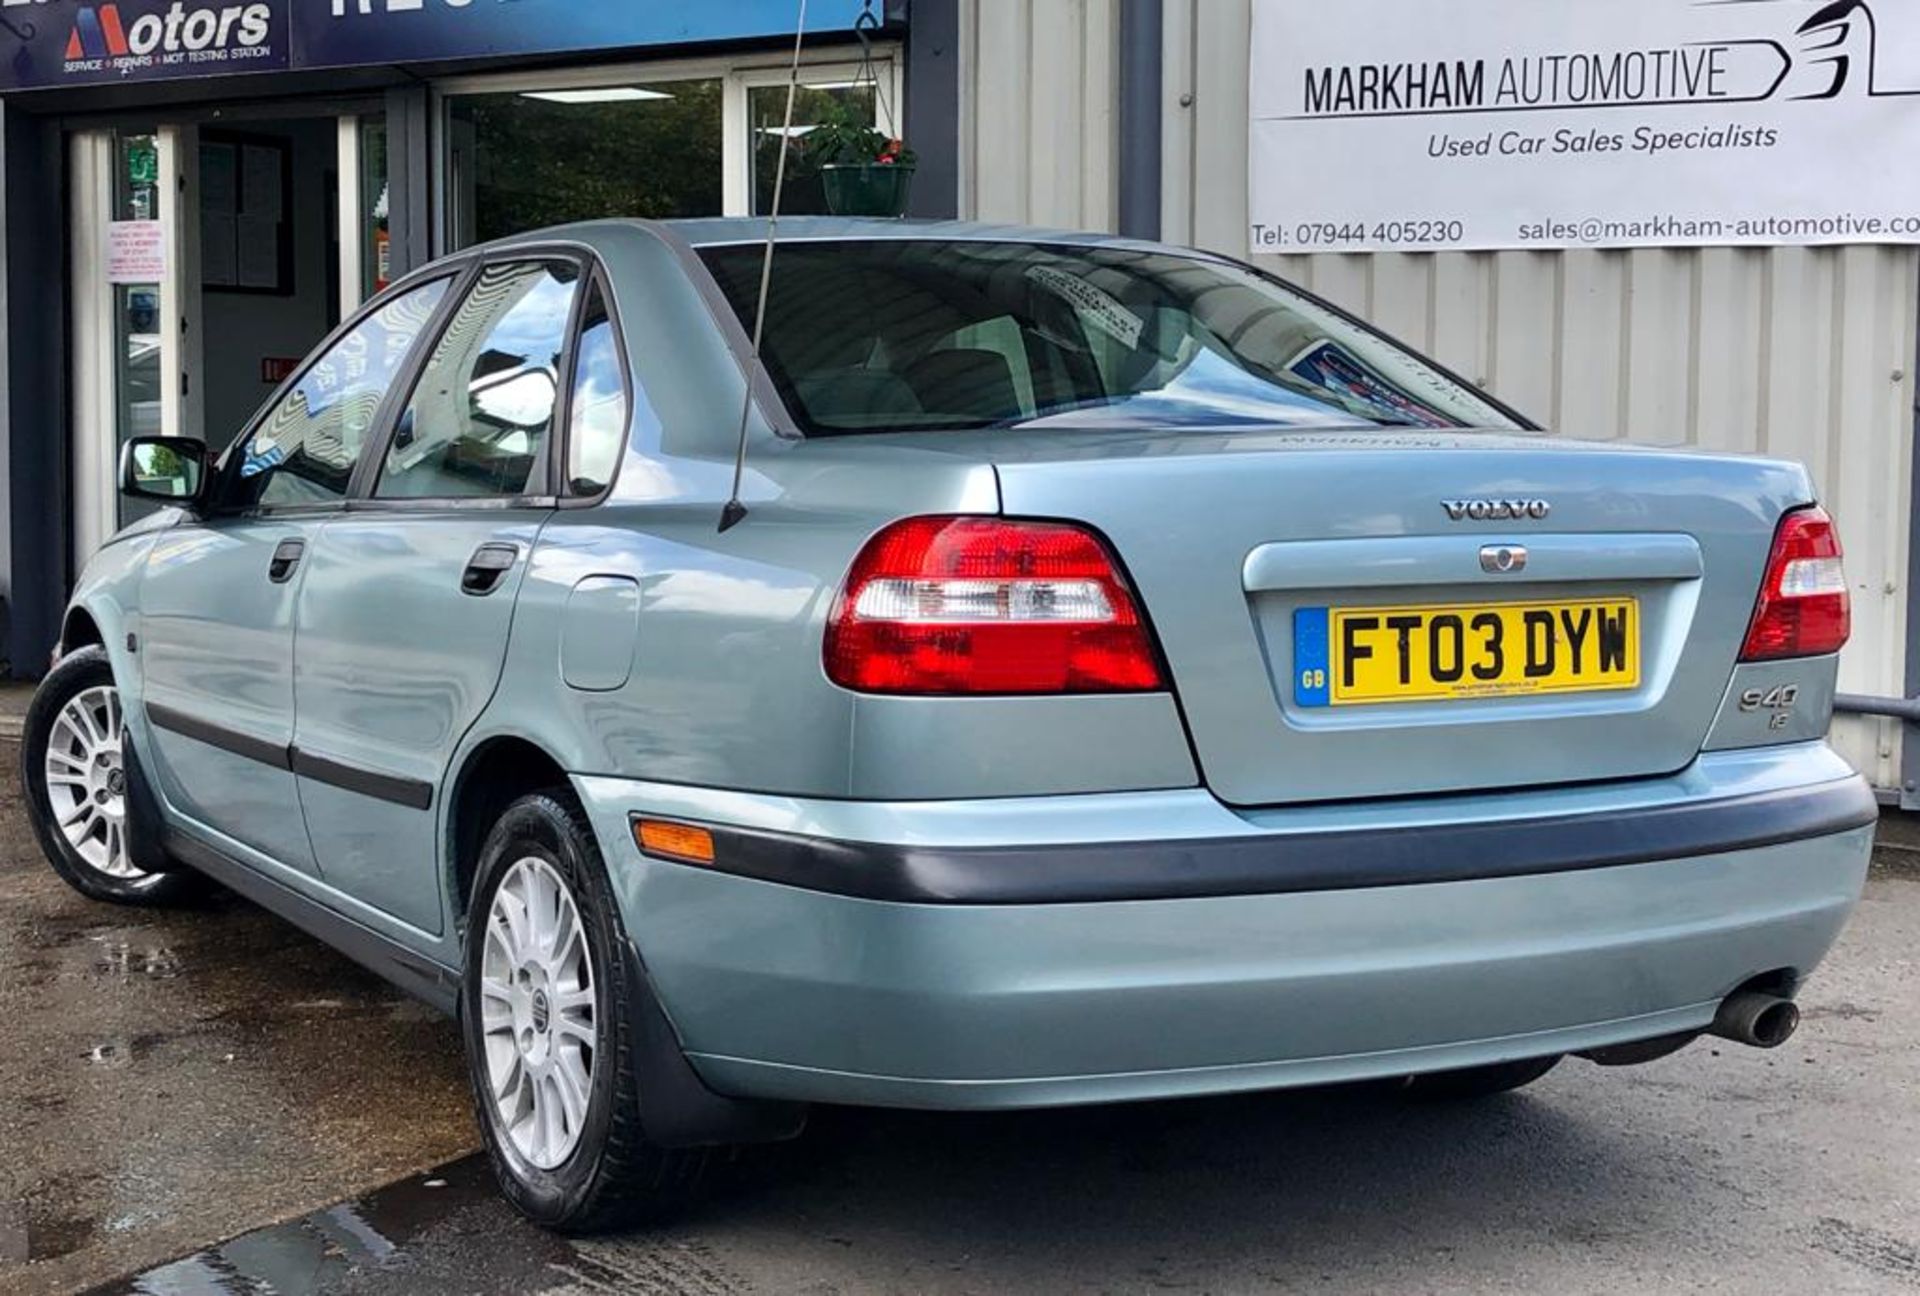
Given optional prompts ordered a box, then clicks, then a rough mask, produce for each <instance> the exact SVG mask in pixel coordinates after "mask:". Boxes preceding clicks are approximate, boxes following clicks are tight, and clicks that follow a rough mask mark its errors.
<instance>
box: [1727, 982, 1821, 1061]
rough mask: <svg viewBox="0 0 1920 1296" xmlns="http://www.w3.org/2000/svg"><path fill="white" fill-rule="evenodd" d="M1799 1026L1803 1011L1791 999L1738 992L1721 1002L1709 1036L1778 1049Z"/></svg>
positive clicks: (1757, 992)
mask: <svg viewBox="0 0 1920 1296" xmlns="http://www.w3.org/2000/svg"><path fill="white" fill-rule="evenodd" d="M1799 1025H1800V1009H1799V1008H1797V1007H1795V1006H1794V1002H1793V1000H1791V999H1782V998H1781V997H1780V996H1779V995H1770V994H1762V993H1761V992H1760V991H1758V990H1736V991H1734V992H1733V993H1732V994H1730V995H1728V996H1727V997H1726V998H1725V999H1722V1000H1721V1001H1720V1010H1719V1011H1718V1012H1716V1013H1715V1014H1714V1015H1713V1025H1711V1026H1709V1027H1707V1033H1708V1034H1710V1035H1718V1036H1719V1037H1720V1038H1721V1039H1730V1040H1732V1041H1734V1043H1736V1044H1749V1045H1752V1046H1753V1047H1754V1048H1763V1049H1770V1048H1779V1047H1780V1046H1781V1045H1782V1044H1785V1043H1786V1042H1787V1041H1788V1040H1789V1039H1791V1038H1793V1032H1794V1031H1795V1030H1796V1029H1798V1028H1799Z"/></svg>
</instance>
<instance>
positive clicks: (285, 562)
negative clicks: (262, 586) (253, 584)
mask: <svg viewBox="0 0 1920 1296" xmlns="http://www.w3.org/2000/svg"><path fill="white" fill-rule="evenodd" d="M306 552H307V542H306V541H304V540H282V541H281V542H280V543H279V545H278V546H277V547H276V548H275V549H274V551H273V561H272V562H270V563H268V564H267V579H268V580H270V581H272V582H273V583H274V584H275V585H285V584H286V583H287V582H288V581H290V580H292V579H293V573H294V569H295V568H297V567H299V565H300V557H301V555H302V554H304V553H306Z"/></svg>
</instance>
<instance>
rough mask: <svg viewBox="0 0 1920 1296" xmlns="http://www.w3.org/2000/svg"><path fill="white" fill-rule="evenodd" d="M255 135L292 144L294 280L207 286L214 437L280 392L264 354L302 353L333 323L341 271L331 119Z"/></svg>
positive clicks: (224, 435) (252, 132)
mask: <svg viewBox="0 0 1920 1296" xmlns="http://www.w3.org/2000/svg"><path fill="white" fill-rule="evenodd" d="M242 133H243V134H245V135H246V136H248V137H260V138H262V139H280V140H285V141H286V142H287V143H289V144H290V145H291V146H292V151H293V206H292V214H293V288H294V295H293V296H291V297H274V296H255V295H251V294H243V293H230V292H217V291H214V290H212V289H207V290H205V291H204V293H203V295H202V298H201V316H202V319H203V320H204V321H205V323H204V326H203V327H204V336H203V342H204V345H205V351H204V357H205V361H204V362H205V368H206V372H205V374H203V375H201V376H200V381H201V382H202V383H203V386H202V388H201V392H202V396H203V398H204V400H205V409H206V434H207V442H208V444H210V445H212V446H214V447H215V448H219V447H223V446H225V445H226V444H227V443H228V442H229V441H231V440H232V439H233V437H234V435H235V434H236V433H238V432H239V431H240V429H241V427H242V426H243V425H244V424H245V423H246V421H247V419H248V418H249V417H251V416H252V414H253V412H254V411H255V410H256V409H258V408H259V406H260V403H261V402H262V401H264V400H265V399H266V398H267V397H268V396H269V395H271V394H272V392H273V385H272V384H270V383H265V382H262V381H261V380H260V362H261V361H262V360H263V359H266V358H268V357H273V356H284V357H300V356H304V355H306V354H307V352H309V351H311V350H312V349H313V346H314V344H315V343H316V342H318V341H319V340H320V339H321V338H322V337H323V336H325V335H326V332H327V330H328V329H329V328H331V327H332V326H333V322H334V321H333V318H332V308H331V303H332V300H333V285H332V284H331V283H330V279H331V278H332V277H333V275H334V274H335V273H337V272H336V271H335V269H334V268H333V267H334V263H332V262H331V261H330V260H329V244H330V243H331V241H332V239H333V236H334V235H333V231H334V228H335V224H336V219H337V218H336V213H335V211H334V206H335V204H334V201H333V199H332V196H331V195H332V192H333V191H332V190H330V189H329V187H328V175H329V174H330V173H332V172H335V171H336V170H337V162H336V159H337V156H338V142H337V140H336V137H335V136H336V128H335V125H334V123H333V121H332V120H331V119H326V118H316V119H314V120H310V121H288V122H284V123H271V124H269V123H253V122H250V123H248V124H247V126H246V129H245V130H244V131H243V132H242Z"/></svg>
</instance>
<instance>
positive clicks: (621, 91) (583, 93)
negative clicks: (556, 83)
mask: <svg viewBox="0 0 1920 1296" xmlns="http://www.w3.org/2000/svg"><path fill="white" fill-rule="evenodd" d="M520 97H521V98H522V99H539V100H541V101H543V102H545V103H557V104H603V103H637V102H639V101H641V100H644V99H671V98H673V96H672V95H670V94H666V93H663V92H662V91H659V90H642V89H641V88H640V87H639V86H601V87H600V88H599V89H597V90H532V91H528V92H527V93H526V94H523V95H521V96H520Z"/></svg>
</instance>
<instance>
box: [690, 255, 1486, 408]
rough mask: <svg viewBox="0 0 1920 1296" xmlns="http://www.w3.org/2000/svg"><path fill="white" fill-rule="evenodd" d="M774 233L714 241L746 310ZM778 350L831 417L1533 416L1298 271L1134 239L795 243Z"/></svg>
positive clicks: (782, 364)
mask: <svg viewBox="0 0 1920 1296" xmlns="http://www.w3.org/2000/svg"><path fill="white" fill-rule="evenodd" d="M763 250H764V249H760V248H756V247H750V246H746V245H741V246H737V247H714V248H707V249H704V250H703V251H702V252H701V257H702V259H703V260H705V262H706V264H707V266H708V268H709V269H711V270H712V271H713V274H714V277H715V278H716V279H717V280H718V281H719V283H720V287H721V289H722V291H724V292H725V294H726V296H727V299H728V301H729V302H730V303H731V304H732V306H733V308H734V310H735V311H736V312H737V313H738V314H739V316H740V318H741V320H742V322H743V323H744V324H745V325H746V326H747V327H748V328H751V327H752V325H753V313H754V304H755V299H756V296H757V294H758V291H759V287H760V259H761V253H762V251H763ZM762 358H763V359H764V360H765V362H766V365H767V371H768V373H769V374H770V375H771V376H772V377H773V380H774V383H775V385H776V386H778V387H779V389H780V392H781V395H782V396H783V397H784V398H785V400H786V402H787V404H788V406H789V408H790V409H791V410H792V412H793V415H794V418H795V420H796V421H797V422H798V423H799V424H800V426H801V427H802V429H804V430H805V431H807V432H810V433H813V434H816V435H820V434H829V435H830V434H835V433H846V432H867V431H883V430H898V431H915V430H932V429H949V428H952V429H959V428H1027V427H1031V428H1046V429H1072V428H1089V429H1092V428H1116V427H1156V428H1195V429H1211V428H1220V427H1248V426H1262V427H1285V428H1331V427H1341V428H1354V427H1387V426H1400V427H1463V426H1464V427H1497V428H1508V429H1510V428H1513V427H1514V426H1515V423H1514V420H1513V418H1512V416H1511V415H1510V414H1508V413H1506V412H1505V411H1504V410H1502V409H1501V408H1500V407H1498V406H1497V405H1494V404H1493V403H1492V402H1490V401H1488V400H1487V399H1486V398H1485V397H1484V396H1482V395H1480V394H1479V393H1478V392H1477V391H1475V390H1473V389H1472V388H1470V387H1467V386H1465V385H1464V384H1462V383H1460V382H1458V381H1457V380H1455V379H1453V378H1450V377H1448V376H1447V375H1446V374H1444V373H1442V372H1441V371H1440V370H1439V369H1437V368H1435V367H1434V366H1433V365H1431V364H1429V363H1428V362H1427V361H1425V360H1422V359H1421V358H1420V357H1419V356H1417V355H1414V354H1413V353H1412V352H1410V351H1407V350H1404V349H1402V348H1401V347H1399V346H1398V345H1396V344H1394V343H1393V342H1391V341H1389V340H1388V339H1386V338H1384V337H1382V336H1381V335H1379V334H1378V333H1375V332H1373V331H1371V330H1370V329H1367V328H1366V327H1364V326H1363V325H1360V324H1358V323H1355V322H1354V321H1352V320H1349V319H1347V318H1346V317H1344V316H1342V315H1340V314H1339V313H1338V312H1336V311H1333V310H1331V309H1330V308H1328V307H1326V306H1322V305H1320V304H1319V303H1317V302H1315V301H1313V300H1312V299H1311V298H1308V297H1305V296H1302V295H1301V294H1299V293H1296V292H1294V291H1292V290H1291V289H1289V288H1287V287H1285V286H1284V285H1282V284H1280V283H1277V282H1275V281H1272V280H1269V279H1265V278H1262V277H1261V276H1259V275H1257V274H1255V273H1253V272H1252V271H1250V270H1247V269H1245V268H1242V267H1240V266H1235V265H1232V264H1230V263H1227V262H1222V261H1215V260H1212V259H1209V258H1205V257H1200V256H1180V255H1177V254H1171V253H1151V252H1140V251H1137V250H1134V249H1131V248H1114V247H1076V246H1072V245H1068V244H1039V243H1002V242H984V241H982V242H932V241H924V242H923V241H918V240H904V239H903V240H885V241H879V242H858V241H851V240H849V241H845V242H813V243H796V244H788V245H786V246H783V247H782V248H781V249H780V250H779V252H778V254H777V257H776V265H775V267H774V274H773V284H772V291H771V295H770V297H769V299H768V303H767V331H766V339H765V343H764V345H763V347H762Z"/></svg>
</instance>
